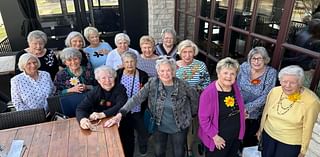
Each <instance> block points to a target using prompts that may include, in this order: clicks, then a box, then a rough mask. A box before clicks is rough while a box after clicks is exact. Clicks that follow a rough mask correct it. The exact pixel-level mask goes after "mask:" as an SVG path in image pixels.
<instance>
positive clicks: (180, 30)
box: [176, 13, 187, 39]
mask: <svg viewBox="0 0 320 157" xmlns="http://www.w3.org/2000/svg"><path fill="white" fill-rule="evenodd" d="M185 16H186V15H185V14H183V13H179V15H178V21H179V22H178V24H179V25H178V30H176V31H177V35H178V38H180V39H185V36H184V31H187V30H185V29H184V26H185Z"/></svg>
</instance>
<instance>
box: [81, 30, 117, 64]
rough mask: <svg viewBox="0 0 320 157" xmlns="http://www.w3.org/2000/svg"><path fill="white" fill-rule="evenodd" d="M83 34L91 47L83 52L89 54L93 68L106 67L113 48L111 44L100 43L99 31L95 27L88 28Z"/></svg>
mask: <svg viewBox="0 0 320 157" xmlns="http://www.w3.org/2000/svg"><path fill="white" fill-rule="evenodd" d="M83 34H84V37H85V38H86V39H87V40H88V41H89V43H90V45H89V46H87V47H86V48H84V49H83V50H84V52H85V53H87V54H88V56H89V57H88V58H89V61H90V63H91V65H92V68H93V69H95V68H97V67H99V66H101V65H104V64H105V63H106V60H107V57H108V54H109V52H110V51H111V50H112V47H111V46H110V45H109V43H107V42H101V41H100V35H99V31H98V29H97V28H95V27H86V28H85V29H84V33H83Z"/></svg>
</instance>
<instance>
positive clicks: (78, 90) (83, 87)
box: [68, 84, 86, 93]
mask: <svg viewBox="0 0 320 157" xmlns="http://www.w3.org/2000/svg"><path fill="white" fill-rule="evenodd" d="M85 90H86V85H85V84H77V85H75V86H74V87H71V88H69V89H68V93H82V92H83V91H85Z"/></svg>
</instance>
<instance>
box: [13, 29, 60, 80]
mask: <svg viewBox="0 0 320 157" xmlns="http://www.w3.org/2000/svg"><path fill="white" fill-rule="evenodd" d="M27 41H28V46H29V47H28V48H25V49H23V50H22V51H20V52H18V54H17V55H16V74H19V73H21V71H20V69H19V67H18V62H19V58H20V56H21V55H23V54H25V53H30V54H32V55H34V56H36V57H38V59H39V61H40V63H41V66H40V67H39V70H42V71H46V72H48V73H49V74H50V76H51V79H52V80H53V79H54V76H55V75H56V73H57V72H58V70H59V65H58V60H57V58H56V55H55V54H54V52H53V51H52V50H51V49H46V48H45V45H46V43H47V35H46V34H45V33H44V32H42V31H39V30H35V31H32V32H30V33H29V34H28V37H27Z"/></svg>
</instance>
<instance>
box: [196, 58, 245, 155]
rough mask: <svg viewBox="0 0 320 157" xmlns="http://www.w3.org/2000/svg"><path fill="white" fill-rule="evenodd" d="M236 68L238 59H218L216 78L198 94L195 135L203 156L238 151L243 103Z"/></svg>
mask: <svg viewBox="0 0 320 157" xmlns="http://www.w3.org/2000/svg"><path fill="white" fill-rule="evenodd" d="M238 71H239V63H238V61H236V60H234V59H232V58H230V57H227V58H224V59H222V60H220V61H219V62H218V64H217V67H216V72H217V75H218V79H217V80H216V81H214V82H212V83H211V84H210V85H209V86H208V87H207V88H206V89H205V90H204V91H203V92H202V94H201V96H200V102H199V112H198V117H199V130H198V135H199V138H200V140H201V141H202V143H203V144H204V145H205V147H206V150H207V151H206V157H234V156H237V155H238V154H237V153H238V150H239V147H240V140H241V139H242V138H243V136H244V131H245V112H244V103H243V100H242V97H241V94H240V91H239V88H238V86H237V83H236V76H237V73H238ZM230 124H232V125H230Z"/></svg>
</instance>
